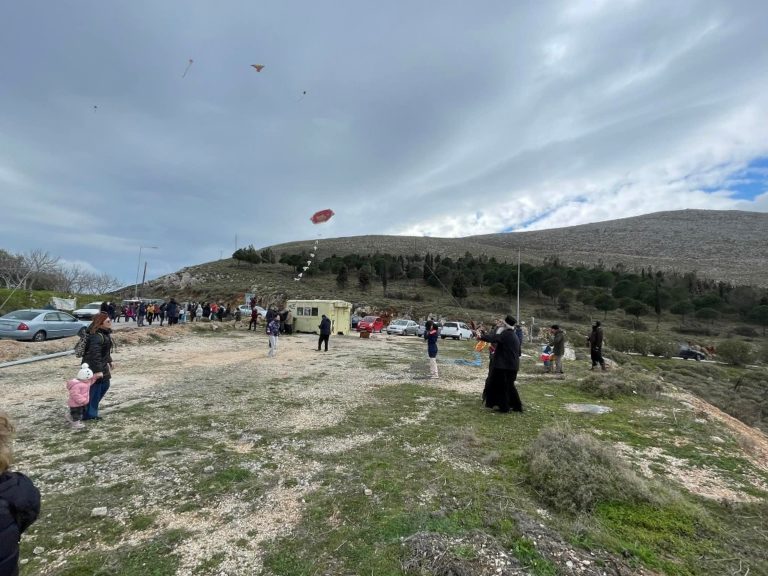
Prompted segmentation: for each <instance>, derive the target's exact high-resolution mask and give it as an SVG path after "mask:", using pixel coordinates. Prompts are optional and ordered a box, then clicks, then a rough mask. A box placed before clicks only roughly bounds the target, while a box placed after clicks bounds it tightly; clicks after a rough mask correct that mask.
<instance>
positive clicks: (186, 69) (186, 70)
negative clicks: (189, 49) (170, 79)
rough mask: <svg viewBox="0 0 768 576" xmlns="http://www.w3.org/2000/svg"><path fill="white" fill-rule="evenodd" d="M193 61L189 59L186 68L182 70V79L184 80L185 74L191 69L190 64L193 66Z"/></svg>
mask: <svg viewBox="0 0 768 576" xmlns="http://www.w3.org/2000/svg"><path fill="white" fill-rule="evenodd" d="M194 63H195V61H194V60H192V58H190V59H189V62H188V63H187V67H186V68H185V69H184V74H182V75H181V77H182V78H184V77H185V76H186V75H187V72H189V69H190V68H191V67H192V64H194Z"/></svg>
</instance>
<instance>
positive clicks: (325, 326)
mask: <svg viewBox="0 0 768 576" xmlns="http://www.w3.org/2000/svg"><path fill="white" fill-rule="evenodd" d="M318 328H320V338H319V339H318V341H317V351H318V352H320V346H321V345H322V344H323V343H325V351H326V352H328V339H329V338H330V337H331V319H330V318H328V316H326V315H325V314H323V317H322V319H321V320H320V326H318Z"/></svg>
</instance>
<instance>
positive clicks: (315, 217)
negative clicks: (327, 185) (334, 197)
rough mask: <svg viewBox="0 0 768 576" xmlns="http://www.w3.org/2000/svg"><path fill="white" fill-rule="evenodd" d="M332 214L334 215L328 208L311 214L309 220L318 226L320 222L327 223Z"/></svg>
mask: <svg viewBox="0 0 768 576" xmlns="http://www.w3.org/2000/svg"><path fill="white" fill-rule="evenodd" d="M333 214H334V212H333V210H331V209H330V208H328V209H326V210H320V211H319V212H315V213H314V214H312V218H310V220H312V223H313V224H320V223H321V222H328V220H330V219H331V217H332V216H333Z"/></svg>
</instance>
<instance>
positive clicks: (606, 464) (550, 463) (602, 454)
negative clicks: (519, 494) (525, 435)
mask: <svg viewBox="0 0 768 576" xmlns="http://www.w3.org/2000/svg"><path fill="white" fill-rule="evenodd" d="M525 457H526V481H527V482H528V484H529V485H530V486H531V487H532V488H533V489H534V490H535V491H536V493H537V494H538V495H539V496H540V497H541V498H542V499H543V500H544V501H545V502H546V503H547V504H548V505H549V506H551V507H553V508H554V509H556V510H558V511H561V512H567V513H571V514H577V513H579V512H590V511H592V510H594V509H595V507H596V506H597V505H598V504H600V503H601V502H628V503H635V502H650V501H652V499H653V492H652V491H651V489H650V485H649V483H648V482H647V481H646V480H644V479H642V478H640V477H639V476H638V475H637V474H635V473H634V472H633V471H632V470H631V469H630V467H629V465H628V464H627V463H626V462H624V461H623V460H622V459H621V458H620V457H619V456H617V455H616V450H615V449H614V448H613V447H611V446H609V445H607V444H603V443H601V442H600V441H598V440H597V439H595V438H593V437H592V436H590V435H588V434H583V433H576V432H573V431H572V430H571V429H570V428H569V427H567V426H559V427H555V428H547V429H544V430H542V431H541V433H540V434H539V435H538V437H537V438H536V439H535V440H534V441H533V443H532V444H531V445H530V446H529V447H528V448H527V449H526V451H525ZM563 471H567V473H563Z"/></svg>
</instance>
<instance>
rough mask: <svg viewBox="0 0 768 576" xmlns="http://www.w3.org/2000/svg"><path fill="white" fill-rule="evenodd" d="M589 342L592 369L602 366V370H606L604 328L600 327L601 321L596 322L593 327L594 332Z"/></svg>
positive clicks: (589, 337)
mask: <svg viewBox="0 0 768 576" xmlns="http://www.w3.org/2000/svg"><path fill="white" fill-rule="evenodd" d="M587 342H588V343H589V355H590V357H591V358H592V368H590V370H594V369H595V366H597V365H598V364H600V368H601V369H603V370H605V360H604V359H603V327H602V326H601V325H600V320H597V321H595V323H594V325H593V326H592V332H590V333H589V336H587Z"/></svg>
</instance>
